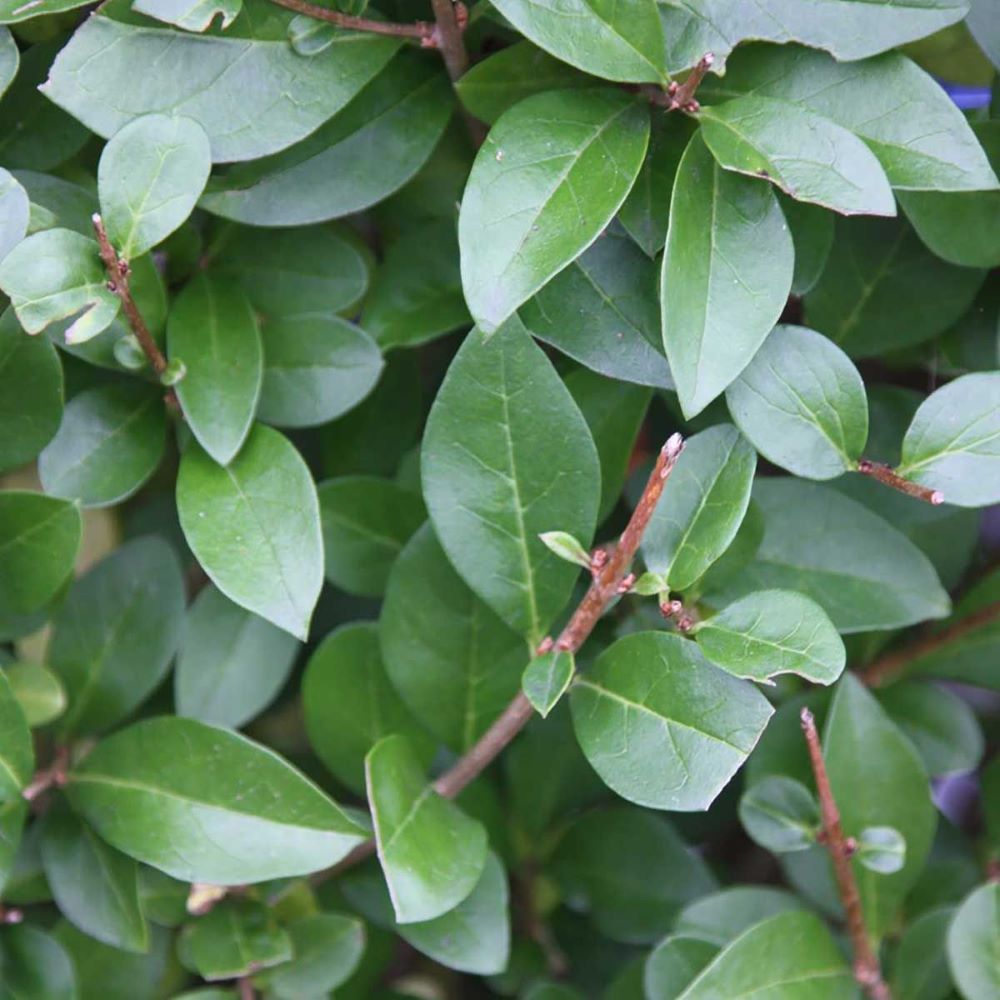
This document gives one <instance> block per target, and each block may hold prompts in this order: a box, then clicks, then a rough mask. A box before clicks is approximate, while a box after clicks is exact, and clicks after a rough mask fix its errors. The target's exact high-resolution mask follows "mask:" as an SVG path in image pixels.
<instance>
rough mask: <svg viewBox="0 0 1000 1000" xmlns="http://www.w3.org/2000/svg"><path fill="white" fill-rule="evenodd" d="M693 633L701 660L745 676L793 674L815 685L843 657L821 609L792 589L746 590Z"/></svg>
mask: <svg viewBox="0 0 1000 1000" xmlns="http://www.w3.org/2000/svg"><path fill="white" fill-rule="evenodd" d="M692 632H693V633H694V635H695V636H696V637H697V640H698V648H699V649H701V651H702V652H703V653H704V654H705V657H706V659H708V660H710V661H711V662H712V663H714V664H715V665H716V666H717V667H722V669H723V670H726V671H728V672H729V673H731V674H733V675H734V676H735V677H745V678H748V679H749V680H755V681H768V680H770V679H771V678H772V677H776V676H777V675H779V674H798V675H799V676H800V677H805V678H806V679H807V680H810V681H812V682H813V683H814V684H832V683H833V682H834V681H835V680H836V679H837V678H838V677H839V676H840V675H841V673H842V672H843V670H844V664H845V663H846V661H847V653H846V652H845V650H844V643H843V641H842V640H841V638H840V636H839V635H837V630H836V628H834V625H833V622H831V621H830V619H829V618H828V617H827V614H826V612H825V611H824V610H823V609H822V608H821V607H820V606H819V605H818V604H816V602H815V601H812V600H810V599H809V598H808V597H806V596H804V595H803V594H797V593H795V591H792V590H762V591H757V592H755V593H752V594H748V595H747V596H746V597H744V598H741V599H740V600H738V601H736V602H735V603H734V604H730V605H729V606H728V607H725V608H723V610H722V611H721V612H719V614H717V615H713V616H712V617H711V618H709V619H707V620H706V621H703V622H699V623H697V624H696V625H695V626H694V628H693V629H692Z"/></svg>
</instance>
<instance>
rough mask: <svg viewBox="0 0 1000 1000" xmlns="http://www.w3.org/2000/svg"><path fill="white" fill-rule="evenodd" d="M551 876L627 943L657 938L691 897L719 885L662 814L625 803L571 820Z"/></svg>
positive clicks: (576, 906)
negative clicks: (571, 822)
mask: <svg viewBox="0 0 1000 1000" xmlns="http://www.w3.org/2000/svg"><path fill="white" fill-rule="evenodd" d="M552 874H553V876H554V877H555V879H556V881H557V882H558V883H559V885H560V886H561V887H562V889H563V891H564V892H565V893H566V895H567V897H568V898H569V899H572V900H573V901H574V903H573V905H574V909H582V910H584V911H586V912H589V914H590V918H591V919H592V920H593V921H594V922H595V924H596V925H597V927H598V928H599V929H600V931H601V933H603V934H605V935H607V936H608V937H611V938H613V939H614V940H616V941H623V942H626V943H629V944H648V943H650V942H653V941H656V940H658V939H659V938H660V936H661V935H662V934H663V933H664V932H665V931H667V930H668V929H669V928H670V927H672V926H673V922H674V920H675V919H676V917H677V914H678V913H679V912H680V910H681V908H682V907H683V906H684V905H685V904H686V903H689V902H691V900H693V899H697V898H698V896H701V895H703V894H704V893H706V892H711V891H712V890H713V889H714V888H715V879H714V877H713V876H712V873H711V871H710V870H709V868H708V866H707V865H706V864H705V862H704V861H702V859H701V858H700V857H699V856H698V855H697V854H696V853H695V852H694V851H693V850H691V848H689V847H688V845H687V844H685V843H684V841H683V840H682V839H681V838H680V837H679V836H678V835H677V833H675V832H674V828H673V827H672V826H671V825H670V824H669V823H668V822H667V821H666V820H665V819H664V818H663V817H661V816H657V815H655V814H654V813H650V812H646V811H645V810H642V809H635V808H633V807H631V806H625V805H622V804H618V805H611V806H604V807H602V808H599V809H594V810H591V811H590V812H587V813H585V814H584V815H583V816H582V817H581V818H580V819H578V820H577V821H576V822H574V823H573V825H572V826H571V827H570V828H569V830H568V831H567V832H566V834H565V836H564V837H563V838H562V839H561V840H560V842H559V846H558V847H557V849H556V852H555V854H554V856H553V859H552Z"/></svg>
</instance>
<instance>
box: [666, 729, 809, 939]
mask: <svg viewBox="0 0 1000 1000" xmlns="http://www.w3.org/2000/svg"><path fill="white" fill-rule="evenodd" d="M795 728H796V733H797V735H798V738H799V741H800V742H801V739H802V735H801V734H802V730H801V729H800V728H799V725H798V719H797V718H796V720H795ZM806 766H807V767H808V764H807V765H806ZM803 909H805V906H804V904H803V903H802V901H801V899H799V897H797V896H794V895H792V893H790V892H787V891H786V890H784V889H771V888H768V887H766V886H758V885H753V886H750V885H744V886H735V887H732V888H729V889H723V890H721V891H720V892H715V893H712V894H711V895H708V896H702V898H701V899H696V900H695V901H694V902H693V903H691V904H689V905H688V906H686V907H685V908H684V911H683V912H682V913H681V915H680V916H679V917H678V918H677V922H676V925H675V931H676V933H678V934H685V935H689V936H691V937H697V938H701V940H703V941H710V942H711V943H712V944H714V945H716V947H718V948H722V947H723V946H725V945H727V944H729V943H730V942H731V941H733V940H734V939H735V938H737V937H739V936H740V935H741V934H743V933H744V932H745V931H748V930H750V928H751V927H754V926H755V925H756V924H759V923H761V922H762V921H764V920H767V919H769V918H770V917H774V916H777V915H778V914H779V913H787V912H789V911H799V910H803Z"/></svg>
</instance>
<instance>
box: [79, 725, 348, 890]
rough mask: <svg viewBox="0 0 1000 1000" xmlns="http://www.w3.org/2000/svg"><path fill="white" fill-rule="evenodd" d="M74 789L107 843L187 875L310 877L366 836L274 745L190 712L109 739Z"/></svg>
mask: <svg viewBox="0 0 1000 1000" xmlns="http://www.w3.org/2000/svg"><path fill="white" fill-rule="evenodd" d="M67 791H68V793H69V796H70V800H71V802H72V803H73V806H74V808H75V809H76V810H77V811H78V812H80V813H82V815H83V817H84V818H85V819H86V820H87V821H88V822H89V823H90V824H91V825H92V826H93V827H95V829H96V830H97V832H98V833H99V834H100V835H101V836H102V837H103V838H104V839H105V840H107V841H108V843H110V844H111V845H113V846H114V847H117V848H118V849H119V850H120V851H124V852H125V853H126V854H129V855H131V856H132V857H134V858H137V859H138V860H139V861H143V862H145V863H146V864H149V865H152V866H153V867H154V868H159V869H160V870H161V871H164V872H166V873H167V874H168V875H173V876H174V878H179V879H183V880H185V881H188V882H211V883H214V884H216V885H240V884H242V883H246V882H261V881H264V880H266V879H273V878H285V877H289V876H293V875H305V874H307V873H309V872H313V871H318V870H319V869H320V868H326V867H328V866H330V865H333V864H336V862H337V861H339V860H340V859H341V858H342V857H344V855H345V854H347V853H348V852H349V851H350V850H351V848H353V847H355V846H357V845H358V844H359V843H361V841H363V840H364V839H365V838H366V831H365V830H364V829H363V828H362V827H360V826H358V825H357V823H355V822H354V820H353V819H351V818H350V817H349V816H348V815H347V814H346V813H345V812H343V811H342V810H341V809H340V807H339V806H338V805H337V804H336V803H335V802H333V801H332V800H331V799H329V798H327V797H326V795H324V794H323V792H321V791H320V790H319V788H317V787H316V786H315V785H314V784H313V783H312V782H310V781H309V780H308V779H307V778H305V777H304V776H303V775H301V774H300V773H299V772H298V771H296V770H295V769H294V768H293V767H292V766H291V765H290V764H288V763H287V762H286V761H284V760H283V759H282V758H281V757H279V756H278V755H277V754H275V753H274V752H273V751H271V750H268V749H266V748H264V747H262V746H260V745H259V744H257V743H253V742H251V741H250V740H248V739H246V738H245V737H243V736H240V735H239V734H237V733H233V732H229V731H227V730H225V729H218V728H216V727H214V726H208V725H205V723H203V722H196V721H195V720H193V719H181V718H169V717H165V718H159V719H147V720H145V721H143V722H138V723H136V724H135V725H133V726H130V727H129V728H127V729H123V730H120V731H119V732H117V733H115V734H114V735H113V736H110V737H108V738H107V739H105V740H102V741H101V742H100V743H99V744H98V745H97V747H95V749H94V750H93V751H92V752H91V754H90V755H89V756H88V757H87V758H86V760H84V761H83V762H82V763H81V764H79V765H78V766H77V767H76V768H75V769H74V770H73V771H72V772H71V773H70V776H69V783H68V785H67Z"/></svg>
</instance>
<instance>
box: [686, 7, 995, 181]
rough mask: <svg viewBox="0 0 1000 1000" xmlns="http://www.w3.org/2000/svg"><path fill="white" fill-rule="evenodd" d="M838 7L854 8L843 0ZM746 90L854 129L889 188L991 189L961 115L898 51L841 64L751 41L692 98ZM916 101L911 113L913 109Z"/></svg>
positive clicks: (989, 172) (802, 50)
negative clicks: (720, 74)
mask: <svg viewBox="0 0 1000 1000" xmlns="http://www.w3.org/2000/svg"><path fill="white" fill-rule="evenodd" d="M841 6H842V7H847V6H851V7H856V6H857V5H856V4H854V3H851V2H850V0H848V3H845V4H842V5H841ZM873 6H875V5H873ZM701 51H703V52H704V51H706V50H704V49H703V50H701ZM744 94H752V95H755V96H758V97H773V98H778V99H780V100H785V101H791V102H793V103H795V104H799V105H800V106H802V107H803V108H806V109H807V110H809V111H813V112H815V113H816V114H819V115H822V116H823V117H824V118H829V119H830V120H831V121H834V122H836V123H837V124H838V125H842V126H843V127H844V128H846V129H849V130H850V131H851V132H854V133H855V134H856V135H858V136H860V137H861V138H862V139H864V140H865V142H866V143H868V145H869V146H870V147H871V149H872V151H873V152H874V153H875V155H876V156H877V157H878V158H879V162H881V164H882V167H883V169H884V170H885V172H886V174H887V176H888V178H889V182H890V183H891V184H892V186H893V187H894V188H897V189H902V190H916V191H926V190H931V191H979V190H984V189H992V188H996V187H997V178H996V175H995V174H994V173H993V170H992V169H991V167H990V164H989V160H988V159H987V157H986V154H985V153H984V152H983V149H982V147H981V146H980V144H979V142H978V141H977V140H976V137H975V135H974V134H973V132H972V129H971V128H970V127H969V124H968V122H967V121H966V119H965V116H964V115H963V114H962V112H961V111H959V110H958V108H957V107H956V106H955V105H954V103H953V102H952V101H951V99H950V98H949V97H948V95H947V93H946V92H945V91H944V90H943V89H942V88H941V86H940V84H938V82H937V81H936V80H935V79H934V78H933V77H932V76H930V75H929V74H928V73H925V72H924V71H923V70H922V69H920V67H918V66H917V65H916V63H914V62H911V61H910V60H909V59H907V58H906V56H904V55H903V54H902V53H899V52H887V53H886V54H885V55H881V56H879V57H878V58H876V59H866V60H864V61H863V62H842V61H838V60H837V59H835V58H833V57H832V56H829V55H826V54H825V53H823V52H817V51H815V50H814V49H806V48H800V47H797V46H781V47H777V46H770V45H755V46H749V47H747V48H745V49H743V50H741V51H740V52H738V53H737V54H736V55H735V56H734V57H733V58H732V59H731V60H730V62H729V65H728V67H727V69H726V75H725V76H724V77H722V78H721V79H715V78H711V79H709V80H706V81H705V84H704V85H703V87H702V88H701V90H700V91H699V95H698V96H699V97H704V98H706V99H707V98H708V96H709V95H718V96H720V97H722V96H726V97H737V96H741V95H744ZM915 105H916V106H919V108H920V113H919V114H917V115H914V114H912V113H911V109H912V108H913V107H914V106H915Z"/></svg>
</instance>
